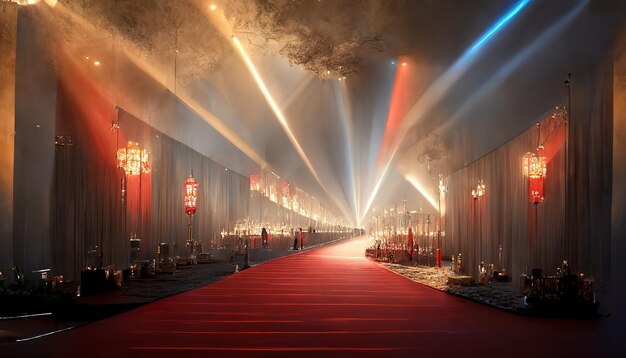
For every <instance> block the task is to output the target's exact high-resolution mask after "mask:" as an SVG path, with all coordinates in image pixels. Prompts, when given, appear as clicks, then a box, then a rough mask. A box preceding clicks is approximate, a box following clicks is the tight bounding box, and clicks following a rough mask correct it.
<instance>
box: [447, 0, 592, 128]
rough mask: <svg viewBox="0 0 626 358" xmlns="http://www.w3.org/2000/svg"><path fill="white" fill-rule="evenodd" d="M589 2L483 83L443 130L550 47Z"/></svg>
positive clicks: (554, 26) (550, 28)
mask: <svg viewBox="0 0 626 358" xmlns="http://www.w3.org/2000/svg"><path fill="white" fill-rule="evenodd" d="M588 2H589V0H586V1H583V2H581V3H580V4H579V5H578V6H576V7H575V8H573V9H572V10H571V11H570V12H569V13H567V15H565V16H563V17H562V18H561V19H559V21H557V22H556V23H554V24H553V25H552V26H550V27H549V28H548V29H547V30H546V31H544V32H543V34H542V35H541V36H540V37H539V38H538V39H537V40H535V41H534V42H533V43H532V44H531V45H530V46H526V47H525V48H524V50H523V51H521V52H519V53H518V54H516V55H515V57H514V58H513V59H511V60H510V61H509V62H507V64H506V65H505V66H502V67H500V69H499V70H498V71H497V72H496V73H495V74H493V75H492V76H491V78H490V79H489V81H487V82H485V83H483V84H482V85H481V86H480V88H478V90H476V91H473V92H472V94H471V95H470V96H469V97H468V99H467V100H466V101H465V102H464V103H463V105H462V106H461V108H459V109H458V110H456V111H455V112H454V114H453V115H452V116H451V117H450V119H449V120H447V121H446V123H445V124H444V125H443V126H442V128H443V129H444V130H445V129H448V128H450V127H452V126H453V125H454V124H455V123H456V122H457V121H459V120H460V119H461V118H462V117H463V116H464V115H465V114H467V112H468V111H469V110H470V109H471V108H472V107H473V106H474V105H475V104H476V103H478V102H479V100H481V99H482V98H484V96H486V95H487V94H488V93H490V92H491V91H493V90H494V89H495V88H496V87H497V86H498V85H500V84H502V83H503V82H504V81H506V80H507V78H509V76H510V75H511V73H513V71H514V70H515V69H516V68H518V67H519V66H520V65H521V64H522V63H524V61H527V60H528V59H529V58H531V57H532V56H533V55H534V54H535V52H536V51H537V50H539V49H541V48H543V47H545V46H548V45H549V44H550V42H552V41H554V40H555V39H556V38H557V35H558V34H559V33H561V32H562V31H564V30H565V29H566V27H567V26H569V25H570V24H571V22H572V21H573V20H574V19H575V18H576V16H577V15H578V13H580V11H582V9H584V8H585V6H586V5H587V3H588Z"/></svg>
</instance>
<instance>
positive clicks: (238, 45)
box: [232, 36, 351, 218]
mask: <svg viewBox="0 0 626 358" xmlns="http://www.w3.org/2000/svg"><path fill="white" fill-rule="evenodd" d="M232 39H233V43H234V44H235V47H236V48H237V50H238V52H239V55H240V56H241V58H242V59H243V61H244V63H245V64H246V66H247V67H248V70H249V71H250V73H251V74H252V77H253V78H254V80H255V81H256V83H257V85H258V87H259V90H261V93H262V94H263V97H265V100H266V101H267V103H268V104H269V106H270V108H271V109H272V111H273V112H274V115H275V116H276V119H278V122H279V123H280V125H281V126H282V128H283V130H284V132H285V134H286V135H287V138H289V141H290V142H291V144H292V145H293V147H294V149H295V150H296V152H297V153H298V155H299V156H300V158H301V159H302V161H303V162H304V164H305V165H306V167H307V168H308V169H309V171H310V172H311V174H312V175H313V177H314V178H315V180H316V181H317V182H318V184H319V185H320V186H321V187H322V189H323V190H324V191H325V192H326V193H327V194H328V196H329V197H330V198H332V199H333V201H335V204H337V206H338V207H339V209H340V210H341V211H343V214H344V215H345V216H346V218H348V217H351V215H350V214H349V210H346V209H347V208H346V207H345V205H343V203H341V202H340V201H339V200H338V199H337V198H336V197H335V195H332V193H331V192H330V190H328V188H327V187H326V185H325V184H324V183H323V182H322V179H321V178H320V177H319V175H318V174H317V171H316V170H315V168H314V167H313V164H311V161H310V160H309V158H308V156H307V155H306V153H305V152H304V150H303V149H302V146H301V145H300V143H299V142H298V140H297V139H296V137H295V135H294V134H293V132H292V131H291V128H289V124H288V123H287V120H286V119H285V116H284V115H283V113H282V111H281V110H280V108H278V105H277V104H276V101H274V98H273V97H272V95H271V93H270V92H269V90H268V89H267V86H265V82H263V79H262V78H261V75H260V74H259V72H258V71H257V69H256V66H254V63H252V60H251V59H250V56H248V53H247V52H246V50H245V49H244V48H243V46H242V45H241V42H239V39H237V37H236V36H232Z"/></svg>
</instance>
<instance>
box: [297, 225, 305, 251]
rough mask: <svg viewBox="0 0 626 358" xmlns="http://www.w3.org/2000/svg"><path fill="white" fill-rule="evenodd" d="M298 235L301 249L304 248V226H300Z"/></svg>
mask: <svg viewBox="0 0 626 358" xmlns="http://www.w3.org/2000/svg"><path fill="white" fill-rule="evenodd" d="M298 236H300V250H303V249H304V242H303V237H302V228H300V231H299V232H298Z"/></svg>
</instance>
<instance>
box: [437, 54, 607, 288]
mask: <svg viewBox="0 0 626 358" xmlns="http://www.w3.org/2000/svg"><path fill="white" fill-rule="evenodd" d="M585 68H587V69H588V70H586V71H585V70H581V72H579V73H577V74H576V77H575V81H574V84H573V85H572V92H571V107H572V113H571V116H570V123H569V127H570V128H569V141H565V137H566V133H567V129H566V126H565V125H563V124H561V121H560V120H559V119H558V117H557V118H556V119H555V118H551V117H550V116H548V117H547V118H546V119H544V120H542V121H541V122H540V124H541V126H540V127H541V140H539V139H538V130H537V128H536V127H533V128H530V129H529V130H527V131H526V132H524V133H522V134H520V135H519V136H517V137H515V138H514V139H512V140H511V141H509V142H508V143H506V144H504V145H503V146H501V147H499V148H498V149H496V150H494V151H493V152H491V153H489V154H487V155H485V156H484V157H482V158H481V159H479V160H477V161H475V162H473V163H471V164H470V165H468V166H466V167H464V168H462V169H460V170H458V171H457V172H455V173H453V174H451V175H450V176H449V178H448V190H449V192H448V193H447V199H446V200H447V211H446V221H445V225H446V237H447V240H445V241H446V243H445V245H446V246H445V251H444V252H446V254H458V253H461V254H462V257H463V267H464V270H465V271H466V272H467V273H468V274H469V275H471V276H473V277H477V271H478V265H479V263H480V261H481V260H484V262H485V263H486V264H490V263H493V264H494V265H495V266H496V268H498V267H497V266H498V251H499V247H500V245H501V246H502V260H503V268H505V269H506V271H507V273H509V274H510V275H511V276H512V278H513V279H514V280H517V278H518V277H519V276H520V274H522V273H530V271H531V270H532V269H533V268H541V269H543V272H544V275H554V274H555V273H556V268H557V267H560V265H561V263H562V261H563V260H564V259H566V260H568V262H569V264H570V267H571V268H572V270H573V272H583V273H585V275H588V276H589V275H591V277H593V278H594V279H595V280H596V287H597V288H600V289H602V285H603V284H604V283H605V282H608V281H607V279H608V276H607V275H608V269H607V267H608V265H609V264H610V261H609V260H610V255H609V250H610V239H609V238H610V221H609V220H610V206H611V200H610V195H611V189H610V188H611V148H612V143H611V140H612V139H611V138H612V137H611V133H612V129H611V126H612V114H611V111H610V108H611V88H610V85H611V83H612V82H611V65H610V64H608V63H603V64H601V65H600V66H588V67H585ZM591 69H593V70H591ZM598 69H600V70H598ZM539 143H543V144H544V145H545V147H546V150H545V153H546V157H547V160H548V164H547V178H546V180H545V188H544V195H545V202H544V203H540V204H538V205H536V206H535V205H534V204H532V203H530V202H529V195H528V180H527V178H525V177H524V175H523V169H522V160H523V156H524V154H525V153H526V152H529V151H530V152H533V151H535V149H536V147H537V145H538V144H539ZM566 143H568V145H569V163H568V166H569V171H570V175H569V176H568V180H567V184H566V180H565V178H566V176H565V170H566V168H565V167H566V166H565V156H566V155H565V153H566V145H565V144H566ZM478 180H483V181H484V183H485V186H486V194H485V195H484V196H483V197H482V198H479V199H474V198H473V197H472V195H471V191H472V189H473V188H475V187H476V185H477V182H478ZM566 191H567V192H568V193H569V195H568V196H567V199H566V195H565V194H566ZM568 216H569V217H568Z"/></svg>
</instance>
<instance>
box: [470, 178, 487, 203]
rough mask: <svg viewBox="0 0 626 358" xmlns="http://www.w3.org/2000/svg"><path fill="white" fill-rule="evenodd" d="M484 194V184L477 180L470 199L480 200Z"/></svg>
mask: <svg viewBox="0 0 626 358" xmlns="http://www.w3.org/2000/svg"><path fill="white" fill-rule="evenodd" d="M485 192H486V190H485V182H483V181H482V180H479V181H478V184H476V189H472V197H474V199H479V198H482V197H483V195H485Z"/></svg>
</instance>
